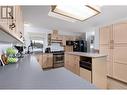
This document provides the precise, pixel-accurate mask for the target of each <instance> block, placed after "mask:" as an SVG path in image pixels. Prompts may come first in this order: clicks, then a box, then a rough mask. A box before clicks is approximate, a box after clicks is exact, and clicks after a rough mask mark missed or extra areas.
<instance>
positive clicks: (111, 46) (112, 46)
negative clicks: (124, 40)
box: [110, 40, 114, 49]
mask: <svg viewBox="0 0 127 95" xmlns="http://www.w3.org/2000/svg"><path fill="white" fill-rule="evenodd" d="M110 49H114V40H110Z"/></svg>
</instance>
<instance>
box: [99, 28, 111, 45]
mask: <svg viewBox="0 0 127 95" xmlns="http://www.w3.org/2000/svg"><path fill="white" fill-rule="evenodd" d="M111 31H112V26H106V27H102V28H100V44H109V43H110V40H111Z"/></svg>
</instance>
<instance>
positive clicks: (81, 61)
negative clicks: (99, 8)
mask: <svg viewBox="0 0 127 95" xmlns="http://www.w3.org/2000/svg"><path fill="white" fill-rule="evenodd" d="M89 64H91V65H89ZM65 68H66V69H68V70H69V71H71V72H73V73H74V74H77V75H79V76H80V77H82V78H83V79H84V80H87V81H89V82H90V83H92V84H94V85H95V86H96V87H97V88H102V89H106V88H107V75H106V74H107V71H106V69H107V68H106V57H105V56H104V57H87V56H82V55H81V56H80V55H76V54H69V53H65Z"/></svg>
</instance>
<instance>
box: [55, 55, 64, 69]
mask: <svg viewBox="0 0 127 95" xmlns="http://www.w3.org/2000/svg"><path fill="white" fill-rule="evenodd" d="M53 64H54V67H60V66H64V55H63V54H56V55H53Z"/></svg>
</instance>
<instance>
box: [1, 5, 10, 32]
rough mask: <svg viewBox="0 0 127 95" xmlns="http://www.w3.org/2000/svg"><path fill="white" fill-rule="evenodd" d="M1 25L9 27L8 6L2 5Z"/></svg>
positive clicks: (5, 27)
mask: <svg viewBox="0 0 127 95" xmlns="http://www.w3.org/2000/svg"><path fill="white" fill-rule="evenodd" d="M0 13H1V15H0V25H1V26H2V27H3V28H4V29H6V30H7V29H8V19H7V18H6V17H7V6H0Z"/></svg>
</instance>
